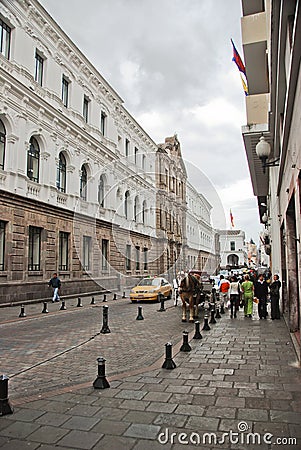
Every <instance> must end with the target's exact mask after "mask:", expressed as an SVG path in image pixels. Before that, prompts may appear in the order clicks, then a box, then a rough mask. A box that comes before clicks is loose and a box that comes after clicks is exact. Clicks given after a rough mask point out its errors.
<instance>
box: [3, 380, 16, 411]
mask: <svg viewBox="0 0 301 450" xmlns="http://www.w3.org/2000/svg"><path fill="white" fill-rule="evenodd" d="M13 411H14V408H13V407H12V406H11V404H10V401H9V398H8V377H7V376H6V375H1V376H0V416H5V415H6V414H12V413H13Z"/></svg>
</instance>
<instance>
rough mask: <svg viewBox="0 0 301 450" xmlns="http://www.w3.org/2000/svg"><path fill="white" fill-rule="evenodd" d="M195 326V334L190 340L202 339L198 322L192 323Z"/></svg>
mask: <svg viewBox="0 0 301 450" xmlns="http://www.w3.org/2000/svg"><path fill="white" fill-rule="evenodd" d="M194 324H195V333H194V336H193V338H192V339H203V336H202V335H201V333H200V322H199V321H198V320H197V321H196V322H194Z"/></svg>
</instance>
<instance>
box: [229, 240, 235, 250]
mask: <svg viewBox="0 0 301 450" xmlns="http://www.w3.org/2000/svg"><path fill="white" fill-rule="evenodd" d="M230 250H231V252H233V251H235V242H234V241H231V242H230Z"/></svg>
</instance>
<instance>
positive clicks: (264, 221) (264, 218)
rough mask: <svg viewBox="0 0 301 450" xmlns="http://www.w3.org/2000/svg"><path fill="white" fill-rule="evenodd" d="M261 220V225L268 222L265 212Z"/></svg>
mask: <svg viewBox="0 0 301 450" xmlns="http://www.w3.org/2000/svg"><path fill="white" fill-rule="evenodd" d="M261 220H262V222H263V223H267V221H268V220H269V218H268V216H267V213H266V212H265V213H264V214H263V216H262V218H261Z"/></svg>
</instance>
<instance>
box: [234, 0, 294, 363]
mask: <svg viewBox="0 0 301 450" xmlns="http://www.w3.org/2000/svg"><path fill="white" fill-rule="evenodd" d="M242 9H243V17H242V19H241V26H242V44H243V51H244V58H245V65H246V73H247V78H248V85H249V95H248V96H247V97H246V111H247V124H246V125H245V126H244V127H243V128H242V133H243V138H244V144H245V149H246V153H247V158H248V163H249V168H250V174H251V179H252V184H253V189H254V195H255V196H256V197H257V198H258V209H259V215H260V219H261V222H262V223H263V224H264V226H265V233H264V248H265V251H266V252H267V253H268V255H269V258H270V267H271V270H272V272H273V273H278V274H279V275H280V279H281V281H282V310H283V313H284V317H285V318H286V320H287V322H288V326H289V329H290V331H291V332H292V336H293V337H294V338H296V339H295V341H296V342H297V345H298V346H299V350H298V353H299V355H300V316H301V302H300V300H301V270H300V269H301V260H300V245H301V243H300V235H301V214H300V211H301V209H300V208H301V200H300V199H301V151H300V149H301V135H300V117H301V106H300V105H301V71H300V55H301V12H300V3H299V2H295V1H284V0H282V1H280V0H279V1H276V0H275V1H274V0H265V1H262V2H255V1H254V2H253V1H248V0H242Z"/></svg>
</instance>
